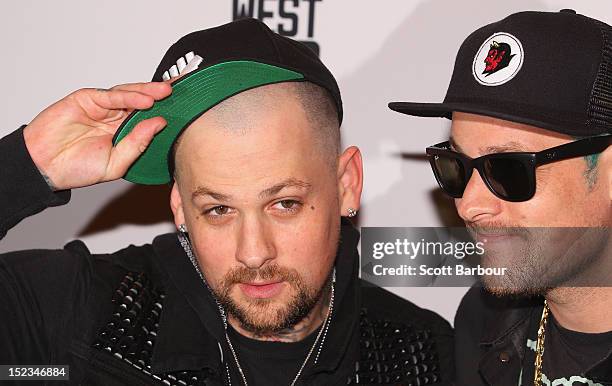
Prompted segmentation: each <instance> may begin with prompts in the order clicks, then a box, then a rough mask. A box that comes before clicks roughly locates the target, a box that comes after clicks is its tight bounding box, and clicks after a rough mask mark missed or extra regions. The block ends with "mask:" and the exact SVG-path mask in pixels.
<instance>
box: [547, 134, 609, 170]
mask: <svg viewBox="0 0 612 386" xmlns="http://www.w3.org/2000/svg"><path fill="white" fill-rule="evenodd" d="M611 144H612V135H604V136H598V137H589V138H584V139H581V140H578V141H575V142H570V143H566V144H564V145H561V146H557V147H553V148H551V149H546V150H543V151H541V152H539V153H536V162H537V164H538V165H543V164H547V163H549V162H553V161H558V160H562V159H567V158H574V157H581V156H586V155H591V154H597V153H601V152H602V151H604V150H606V148H608V146H610V145H611Z"/></svg>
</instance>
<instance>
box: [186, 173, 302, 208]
mask: <svg viewBox="0 0 612 386" xmlns="http://www.w3.org/2000/svg"><path fill="white" fill-rule="evenodd" d="M286 188H298V189H303V190H310V189H311V188H312V185H311V184H309V183H308V182H304V181H302V180H299V179H297V178H287V179H286V180H283V181H281V182H279V183H278V184H275V185H273V186H271V187H269V188H266V189H264V190H262V191H261V192H259V195H258V196H259V198H266V197H270V196H273V195H275V194H277V193H279V192H280V191H281V190H283V189H286ZM198 196H210V197H212V198H214V199H215V200H217V201H225V202H228V201H232V196H231V195H228V194H223V193H219V192H215V191H213V190H212V189H210V188H207V187H206V186H198V187H197V188H196V189H195V190H194V191H193V193H192V194H191V198H192V199H195V198H196V197H198Z"/></svg>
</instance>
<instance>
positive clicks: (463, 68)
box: [389, 9, 612, 136]
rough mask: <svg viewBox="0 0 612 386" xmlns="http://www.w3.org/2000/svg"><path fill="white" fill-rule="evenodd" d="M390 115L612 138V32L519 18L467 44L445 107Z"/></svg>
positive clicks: (398, 107)
mask: <svg viewBox="0 0 612 386" xmlns="http://www.w3.org/2000/svg"><path fill="white" fill-rule="evenodd" d="M389 108H391V109H392V110H395V111H398V112H401V113H404V114H410V115H416V116H421V117H446V118H449V119H450V118H451V116H452V112H453V111H460V112H467V113H474V114H481V115H487V116H491V117H495V118H500V119H505V120H509V121H514V122H518V123H524V124H528V125H532V126H537V127H541V128H544V129H548V130H553V131H556V132H560V133H564V134H569V135H572V136H589V135H598V134H604V133H611V132H612V28H611V27H610V26H609V25H607V24H605V23H603V22H601V21H598V20H595V19H591V18H588V17H586V16H583V15H578V14H576V12H575V11H573V10H568V9H564V10H562V11H560V12H520V13H515V14H513V15H510V16H508V17H506V18H505V19H503V20H500V21H498V22H496V23H492V24H489V25H486V26H484V27H482V28H480V29H478V30H477V31H475V32H474V33H472V34H471V35H470V36H468V37H467V39H466V40H465V41H464V42H463V44H462V45H461V47H460V48H459V53H458V54H457V58H456V61H455V68H454V70H453V75H452V78H451V81H450V85H449V87H448V91H447V93H446V97H445V98H444V102H442V103H414V102H392V103H389Z"/></svg>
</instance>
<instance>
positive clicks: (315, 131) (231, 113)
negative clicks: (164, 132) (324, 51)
mask: <svg viewBox="0 0 612 386" xmlns="http://www.w3.org/2000/svg"><path fill="white" fill-rule="evenodd" d="M288 98H289V99H293V100H295V101H297V102H298V103H299V105H300V106H301V108H302V110H303V112H304V113H305V115H306V117H307V120H308V123H309V125H310V127H311V129H312V135H313V138H314V140H315V141H314V142H315V144H316V146H318V147H319V148H320V149H321V150H320V151H321V154H322V155H323V156H324V157H325V158H326V159H327V160H328V161H329V165H330V167H331V168H335V167H336V162H337V159H338V155H339V151H340V124H339V120H338V111H337V109H336V105H335V103H334V101H333V98H332V97H331V95H330V94H329V93H328V92H327V90H325V89H324V88H322V87H320V86H317V85H315V84H314V83H310V82H282V83H275V84H271V85H265V86H260V87H256V88H253V89H250V90H247V91H243V92H241V93H239V94H236V95H234V96H232V97H230V98H228V99H226V100H224V101H222V102H221V103H219V104H217V105H216V106H214V107H213V108H211V109H210V110H208V111H207V112H206V113H204V115H205V116H206V119H207V120H209V121H210V122H214V123H215V126H216V127H220V128H222V129H223V130H224V131H227V132H231V133H233V134H238V135H245V134H247V133H248V132H250V131H251V130H252V129H253V128H255V127H256V123H257V122H262V118H263V117H265V116H266V114H268V112H270V111H274V110H275V109H278V106H279V105H280V103H279V102H280V101H284V100H288ZM181 137H182V135H181V136H179V138H178V139H177V140H176V142H175V143H174V145H173V147H172V157H171V170H170V171H171V172H173V175H174V178H177V174H179V173H178V169H179V167H176V168H175V166H177V165H175V164H174V162H175V159H176V150H177V148H178V147H179V145H180V142H181Z"/></svg>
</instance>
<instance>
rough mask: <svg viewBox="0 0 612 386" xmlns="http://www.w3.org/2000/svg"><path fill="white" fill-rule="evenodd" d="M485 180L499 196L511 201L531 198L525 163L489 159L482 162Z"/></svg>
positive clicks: (530, 187) (531, 188)
mask: <svg viewBox="0 0 612 386" xmlns="http://www.w3.org/2000/svg"><path fill="white" fill-rule="evenodd" d="M484 171H485V178H486V179H487V180H488V182H489V185H490V186H491V188H492V189H493V190H494V191H495V192H496V193H497V194H498V195H499V196H500V197H503V198H505V199H508V200H511V201H522V200H527V199H529V197H530V196H531V194H532V193H531V192H532V190H533V187H532V186H531V183H532V182H531V180H532V179H531V178H530V171H529V169H528V166H527V165H525V163H523V162H521V161H519V160H517V159H513V158H489V159H487V160H486V161H485V162H484Z"/></svg>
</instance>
